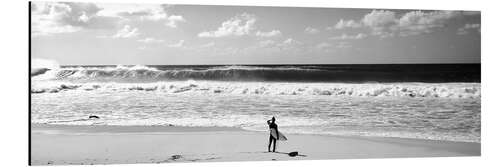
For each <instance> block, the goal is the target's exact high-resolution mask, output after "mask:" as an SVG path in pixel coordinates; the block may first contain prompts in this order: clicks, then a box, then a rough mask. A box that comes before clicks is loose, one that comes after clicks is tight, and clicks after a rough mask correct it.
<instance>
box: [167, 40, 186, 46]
mask: <svg viewBox="0 0 500 167" xmlns="http://www.w3.org/2000/svg"><path fill="white" fill-rule="evenodd" d="M167 46H168V47H171V48H182V47H184V40H179V42H177V43H174V44H169V45H167Z"/></svg>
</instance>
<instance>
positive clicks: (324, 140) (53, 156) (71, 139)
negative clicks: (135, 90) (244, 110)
mask: <svg viewBox="0 0 500 167" xmlns="http://www.w3.org/2000/svg"><path fill="white" fill-rule="evenodd" d="M284 133H285V135H286V136H287V137H288V139H289V140H288V141H285V142H278V146H277V150H276V151H277V152H276V153H269V152H267V142H268V133H267V132H251V131H245V130H242V129H238V128H221V127H176V126H71V125H42V124H32V125H31V134H32V135H31V146H32V148H31V164H32V165H69V164H125V163H170V162H212V161H216V162H221V161H272V160H311V159H360V158H362V159H366V158H403V157H452V156H480V155H481V144H480V143H468V142H451V141H436V140H421V139H403V138H387V137H351V136H349V137H345V136H327V135H298V134H286V132H284ZM292 151H298V152H299V156H295V157H290V156H288V155H287V153H289V152H292Z"/></svg>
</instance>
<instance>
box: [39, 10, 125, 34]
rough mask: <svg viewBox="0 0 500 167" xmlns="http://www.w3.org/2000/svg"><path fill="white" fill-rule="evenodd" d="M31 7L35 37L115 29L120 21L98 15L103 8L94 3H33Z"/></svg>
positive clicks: (115, 18)
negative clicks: (88, 30) (87, 30)
mask: <svg viewBox="0 0 500 167" xmlns="http://www.w3.org/2000/svg"><path fill="white" fill-rule="evenodd" d="M31 5H32V11H31V16H32V19H31V27H32V29H31V33H32V35H33V36H43V35H52V34H60V33H72V32H77V31H80V30H83V29H102V28H115V26H116V23H118V22H119V21H120V18H117V17H108V16H100V15H97V13H98V12H99V11H101V10H102V8H99V7H98V6H97V5H95V4H93V3H75V2H33V3H32V4H31Z"/></svg>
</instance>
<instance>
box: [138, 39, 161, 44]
mask: <svg viewBox="0 0 500 167" xmlns="http://www.w3.org/2000/svg"><path fill="white" fill-rule="evenodd" d="M137 41H138V42H142V43H163V42H165V41H164V40H161V39H155V38H144V39H139V40H137Z"/></svg>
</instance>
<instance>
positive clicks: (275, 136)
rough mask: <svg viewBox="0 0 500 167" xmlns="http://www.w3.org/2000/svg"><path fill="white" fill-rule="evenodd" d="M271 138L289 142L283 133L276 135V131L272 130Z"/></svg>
mask: <svg viewBox="0 0 500 167" xmlns="http://www.w3.org/2000/svg"><path fill="white" fill-rule="evenodd" d="M271 136H273V137H274V138H277V139H278V140H281V141H286V140H288V139H287V138H286V136H285V135H284V134H283V133H281V132H278V134H276V129H271ZM278 136H279V138H278Z"/></svg>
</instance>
